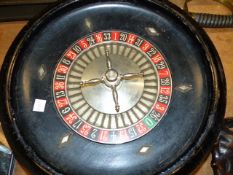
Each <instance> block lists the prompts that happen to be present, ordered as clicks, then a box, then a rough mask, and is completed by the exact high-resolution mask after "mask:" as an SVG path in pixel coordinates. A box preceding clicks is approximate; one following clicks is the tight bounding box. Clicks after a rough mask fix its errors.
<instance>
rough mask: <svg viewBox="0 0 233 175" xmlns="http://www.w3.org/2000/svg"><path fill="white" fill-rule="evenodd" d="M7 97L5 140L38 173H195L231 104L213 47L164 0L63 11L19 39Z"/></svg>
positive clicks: (8, 71)
mask: <svg viewBox="0 0 233 175" xmlns="http://www.w3.org/2000/svg"><path fill="white" fill-rule="evenodd" d="M0 93H1V102H0V103H1V106H2V107H1V116H3V117H2V118H1V122H2V126H3V129H4V132H5V135H6V137H7V139H8V142H9V143H10V145H11V147H12V149H13V151H14V153H15V154H16V157H18V159H19V160H20V161H21V162H22V163H24V164H25V165H26V167H27V168H28V169H29V170H30V171H32V172H33V173H34V174H66V175H73V174H80V175H98V174H106V175H108V174H112V175H116V174H121V175H132V174H134V175H142V174H146V175H155V174H188V173H190V172H191V171H192V170H193V169H194V168H195V167H196V166H197V165H198V164H199V163H200V162H201V160H202V159H204V158H205V157H206V156H207V155H208V153H209V152H210V151H211V149H212V148H213V144H214V143H215V141H216V139H217V137H218V134H219V132H220V129H221V128H222V124H223V118H224V112H225V105H226V99H225V96H226V90H225V78H224V72H223V69H222V65H221V62H220V60H219V57H218V54H217V52H216V50H215V48H214V46H213V44H212V43H211V41H210V40H209V38H208V37H207V35H206V34H205V32H204V31H203V30H202V29H201V28H200V27H198V26H197V25H196V23H195V22H194V21H193V20H192V19H191V18H190V17H189V16H188V15H186V14H185V13H184V12H183V11H181V10H180V9H178V8H177V7H175V6H174V5H172V4H170V3H169V2H167V1H156V0H145V1H140V0H131V1H129V0H121V1H108V0H98V1H89V0H85V1H84V0H80V1H65V2H62V3H59V4H57V5H56V6H54V7H53V8H51V9H50V10H48V11H47V12H46V13H44V14H43V15H41V16H40V17H39V18H37V19H35V20H34V21H31V23H29V25H28V26H27V27H25V28H24V29H23V30H22V32H21V33H20V34H19V35H18V37H17V38H16V40H15V41H14V43H13V44H12V46H11V48H10V50H9V51H8V54H7V56H6V59H5V62H4V64H3V67H2V70H1V92H0Z"/></svg>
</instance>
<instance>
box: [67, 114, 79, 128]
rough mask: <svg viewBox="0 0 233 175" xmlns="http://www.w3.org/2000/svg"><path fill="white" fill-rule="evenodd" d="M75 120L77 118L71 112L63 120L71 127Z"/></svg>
mask: <svg viewBox="0 0 233 175" xmlns="http://www.w3.org/2000/svg"><path fill="white" fill-rule="evenodd" d="M77 119H78V116H77V115H76V114H75V113H74V112H71V113H69V114H68V115H66V116H65V117H64V120H65V122H66V123H67V124H68V125H72V124H73V123H74V122H75V120H77Z"/></svg>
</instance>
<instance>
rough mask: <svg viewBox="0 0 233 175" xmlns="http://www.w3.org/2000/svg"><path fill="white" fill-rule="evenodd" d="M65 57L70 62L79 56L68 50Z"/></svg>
mask: <svg viewBox="0 0 233 175" xmlns="http://www.w3.org/2000/svg"><path fill="white" fill-rule="evenodd" d="M65 56H66V57H67V58H69V59H70V60H74V59H75V58H76V57H77V54H76V53H75V52H74V51H72V50H68V51H67V52H66V54H65Z"/></svg>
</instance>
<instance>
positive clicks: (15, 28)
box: [0, 0, 233, 175]
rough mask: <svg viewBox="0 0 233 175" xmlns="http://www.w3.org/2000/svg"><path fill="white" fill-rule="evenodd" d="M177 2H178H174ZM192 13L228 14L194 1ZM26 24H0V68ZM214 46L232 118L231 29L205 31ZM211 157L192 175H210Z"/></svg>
mask: <svg viewBox="0 0 233 175" xmlns="http://www.w3.org/2000/svg"><path fill="white" fill-rule="evenodd" d="M175 1H179V0H175ZM190 9H191V10H192V11H199V10H202V11H209V12H212V11H214V12H216V11H218V12H221V13H224V14H228V13H229V11H228V10H227V9H226V8H225V7H222V6H221V5H218V4H216V3H212V2H210V3H209V2H208V1H205V2H203V1H196V2H193V3H191V4H190ZM26 23H27V22H25V21H19V22H9V23H0V67H1V65H2V62H3V59H4V56H5V54H6V51H7V50H8V48H9V46H10V44H11V43H12V41H13V39H14V38H15V36H16V35H17V33H18V32H19V31H20V29H22V27H23V26H25V25H26ZM205 30H206V31H207V33H208V35H209V36H210V38H211V39H212V41H213V43H214V45H215V46H216V48H217V50H218V52H219V55H220V57H221V60H222V63H223V67H224V70H225V73H226V78H227V92H228V95H227V109H226V116H227V117H232V116H233V29H205ZM0 142H2V143H4V144H5V145H7V142H6V139H5V137H4V135H3V133H2V130H1V129H0ZM210 161H211V156H209V158H208V159H207V160H206V161H205V162H204V163H203V164H202V166H201V167H200V168H199V169H198V170H197V171H196V172H195V173H194V175H212V174H213V173H212V170H211V168H210ZM14 175H30V174H29V173H27V172H26V171H25V170H24V169H23V168H22V167H21V166H20V165H19V164H18V163H17V164H16V168H15V171H14Z"/></svg>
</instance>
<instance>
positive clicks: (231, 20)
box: [190, 13, 233, 28]
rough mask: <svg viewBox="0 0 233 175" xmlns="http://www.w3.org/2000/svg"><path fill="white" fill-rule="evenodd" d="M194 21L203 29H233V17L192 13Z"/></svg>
mask: <svg viewBox="0 0 233 175" xmlns="http://www.w3.org/2000/svg"><path fill="white" fill-rule="evenodd" d="M190 15H191V16H192V17H193V18H194V20H195V21H196V22H197V23H198V24H199V25H201V26H202V27H209V28H231V27H233V15H215V14H207V13H190Z"/></svg>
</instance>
